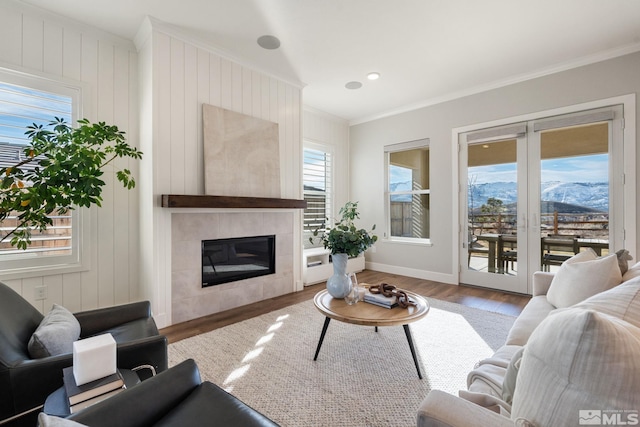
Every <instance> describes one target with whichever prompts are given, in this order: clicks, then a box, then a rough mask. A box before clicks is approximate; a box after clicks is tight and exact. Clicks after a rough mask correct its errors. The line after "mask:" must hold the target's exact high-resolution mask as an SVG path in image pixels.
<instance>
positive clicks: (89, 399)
mask: <svg viewBox="0 0 640 427" xmlns="http://www.w3.org/2000/svg"><path fill="white" fill-rule="evenodd" d="M62 374H63V381H64V388H65V391H66V392H67V397H68V398H69V409H70V411H71V413H72V414H73V413H75V412H78V411H79V410H81V409H84V408H86V407H88V406H91V405H94V404H96V403H98V402H101V401H103V400H104V399H106V398H108V397H111V396H113V395H114V394H117V393H119V392H121V391H122V390H124V389H125V388H126V387H125V385H124V379H123V378H122V374H121V373H120V371H119V370H117V371H116V373H114V374H111V375H108V376H106V377H104V378H100V379H97V380H95V381H91V382H89V383H86V384H82V385H77V383H76V380H75V377H74V376H73V366H70V367H68V368H64V369H63V370H62Z"/></svg>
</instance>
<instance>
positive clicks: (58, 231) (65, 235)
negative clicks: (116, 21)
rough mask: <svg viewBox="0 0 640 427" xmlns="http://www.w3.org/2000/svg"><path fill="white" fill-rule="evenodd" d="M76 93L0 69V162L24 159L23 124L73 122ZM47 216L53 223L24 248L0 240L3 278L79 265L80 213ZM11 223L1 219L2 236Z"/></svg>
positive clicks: (0, 164) (34, 234)
mask: <svg viewBox="0 0 640 427" xmlns="http://www.w3.org/2000/svg"><path fill="white" fill-rule="evenodd" d="M79 92H80V91H79V89H78V88H73V87H69V86H68V85H66V84H61V83H57V82H54V81H51V80H48V79H43V78H38V77H34V76H26V75H22V74H14V73H11V72H8V71H2V70H0V167H7V166H13V165H15V164H16V163H17V162H19V161H21V160H23V158H24V152H23V148H24V146H26V145H27V144H28V143H29V140H28V139H27V137H26V136H25V131H26V127H27V126H28V125H31V124H33V123H36V124H48V123H49V122H51V121H52V120H53V119H54V117H61V118H64V119H65V121H67V122H68V123H75V119H76V118H77V117H76V113H77V111H78V110H79V106H78V105H79ZM25 167H31V168H35V167H36V165H34V164H32V165H28V166H25ZM27 185H28V184H27ZM51 219H52V220H53V225H52V226H50V227H48V228H47V230H45V231H43V232H39V231H38V230H34V231H33V232H32V238H31V240H32V242H31V245H30V246H29V247H28V248H27V249H26V250H20V249H17V248H15V247H13V246H11V244H10V243H9V241H8V240H10V237H9V238H8V239H7V241H2V242H0V273H1V274H2V275H3V277H6V274H7V273H9V274H10V273H17V272H19V271H33V272H34V273H35V272H36V271H37V272H38V273H37V274H43V273H42V270H43V269H50V268H55V267H60V266H63V267H69V266H70V265H72V264H75V265H79V264H80V259H81V257H80V247H79V246H80V235H81V234H82V233H81V230H80V224H81V218H80V214H79V213H78V212H76V211H69V212H67V213H65V214H56V215H52V216H51ZM16 224H17V219H16V218H15V217H11V216H10V217H9V218H7V219H6V220H5V221H4V222H2V223H1V224H0V233H1V234H0V236H1V237H4V236H6V235H7V234H8V233H10V232H11V230H13V228H14V227H15V226H16ZM21 277H24V275H22V276H21Z"/></svg>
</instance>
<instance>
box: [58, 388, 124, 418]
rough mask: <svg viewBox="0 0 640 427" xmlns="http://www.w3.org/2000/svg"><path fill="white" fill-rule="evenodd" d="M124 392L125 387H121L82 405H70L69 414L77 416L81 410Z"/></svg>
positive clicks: (83, 402)
mask: <svg viewBox="0 0 640 427" xmlns="http://www.w3.org/2000/svg"><path fill="white" fill-rule="evenodd" d="M122 390H125V387H120V388H117V389H115V390H111V391H108V392H106V393H103V394H101V395H99V396H96V397H92V398H91V399H87V400H84V401H82V402H80V403H76V404H75V405H69V412H71V413H72V414H75V413H76V412H78V411H79V410H81V409H84V408H88V407H89V406H91V405H95V404H96V403H98V402H102V401H103V400H105V399H107V398H109V397H111V396H113V395H116V394H118V393H120V392H121V391H122Z"/></svg>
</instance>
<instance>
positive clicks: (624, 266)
mask: <svg viewBox="0 0 640 427" xmlns="http://www.w3.org/2000/svg"><path fill="white" fill-rule="evenodd" d="M616 256H617V257H618V266H619V267H620V273H622V275H623V276H624V273H626V272H627V270H629V261H631V260H632V259H633V257H632V256H631V255H630V254H629V251H628V250H626V249H620V250H619V251H617V252H616Z"/></svg>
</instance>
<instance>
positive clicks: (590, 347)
mask: <svg viewBox="0 0 640 427" xmlns="http://www.w3.org/2000/svg"><path fill="white" fill-rule="evenodd" d="M638 354H640V328H637V327H635V326H633V325H631V324H630V323H628V322H625V321H624V320H621V319H618V318H615V317H612V316H609V315H606V314H603V313H599V312H597V311H593V310H585V309H582V308H576V307H572V308H568V309H561V310H556V311H555V312H554V313H552V314H550V315H549V316H548V317H547V318H546V319H545V320H543V321H542V322H541V323H540V326H538V328H536V330H535V331H534V332H533V334H532V335H531V338H530V339H529V341H528V343H527V346H526V348H525V350H524V354H523V356H522V362H521V365H520V371H519V373H518V384H517V387H516V390H515V394H514V397H513V406H512V412H511V415H512V417H513V418H514V419H517V418H524V419H526V420H529V421H530V422H532V423H534V424H535V425H539V426H568V425H578V424H579V411H580V410H585V409H600V408H602V409H607V410H612V411H616V410H619V411H625V410H630V409H636V408H639V407H640V359H639V358H638Z"/></svg>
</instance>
